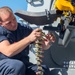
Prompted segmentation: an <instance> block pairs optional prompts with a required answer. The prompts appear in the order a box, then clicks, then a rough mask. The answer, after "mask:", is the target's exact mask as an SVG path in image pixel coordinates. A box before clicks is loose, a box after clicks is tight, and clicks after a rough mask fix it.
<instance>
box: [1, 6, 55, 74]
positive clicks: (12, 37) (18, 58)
mask: <svg viewBox="0 0 75 75" xmlns="http://www.w3.org/2000/svg"><path fill="white" fill-rule="evenodd" d="M41 36H42V35H41V29H39V28H37V29H35V30H33V31H32V28H30V27H29V26H27V25H21V24H20V23H17V21H16V18H15V16H14V14H13V12H12V10H11V9H10V8H9V7H6V6H5V7H2V8H0V75H36V73H35V72H37V66H36V65H33V64H32V63H30V62H29V57H28V53H29V44H30V43H33V42H35V41H36V40H38V39H39V38H40V37H41ZM46 37H48V38H46V39H45V41H43V42H44V43H43V44H42V46H43V49H45V50H46V49H48V48H49V47H50V44H49V43H50V42H54V41H55V38H54V36H51V35H47V36H46ZM43 69H44V75H49V74H48V73H46V72H49V70H48V69H47V68H46V66H43ZM37 74H38V72H37Z"/></svg>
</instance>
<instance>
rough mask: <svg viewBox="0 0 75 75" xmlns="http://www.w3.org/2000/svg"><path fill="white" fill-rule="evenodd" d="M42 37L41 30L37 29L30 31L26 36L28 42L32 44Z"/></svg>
mask: <svg viewBox="0 0 75 75" xmlns="http://www.w3.org/2000/svg"><path fill="white" fill-rule="evenodd" d="M41 36H42V30H41V29H40V28H37V29H35V30H33V31H32V33H31V34H30V35H29V36H28V38H29V40H30V42H34V41H36V40H37V39H39V38H40V37H41Z"/></svg>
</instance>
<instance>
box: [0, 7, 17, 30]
mask: <svg viewBox="0 0 75 75" xmlns="http://www.w3.org/2000/svg"><path fill="white" fill-rule="evenodd" d="M0 25H1V26H3V27H5V28H6V29H8V30H11V31H14V30H16V29H17V21H16V18H15V16H14V14H13V11H12V10H11V8H9V7H7V6H4V7H1V8H0Z"/></svg>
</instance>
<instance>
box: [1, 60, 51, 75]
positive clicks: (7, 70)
mask: <svg viewBox="0 0 75 75" xmlns="http://www.w3.org/2000/svg"><path fill="white" fill-rule="evenodd" d="M28 64H29V63H28ZM35 72H37V66H36V65H33V64H32V65H29V66H26V65H25V64H24V63H23V62H22V61H19V60H15V59H3V60H0V75H36V74H35ZM43 72H44V75H50V71H49V69H48V68H47V67H46V66H44V65H43Z"/></svg>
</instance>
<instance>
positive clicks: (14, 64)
mask: <svg viewBox="0 0 75 75" xmlns="http://www.w3.org/2000/svg"><path fill="white" fill-rule="evenodd" d="M4 65H5V68H6V67H7V69H6V72H7V71H8V70H9V72H10V71H12V72H13V73H15V75H19V74H20V73H21V75H23V74H24V73H25V65H24V63H23V62H21V61H19V60H14V59H6V62H5V64H4Z"/></svg>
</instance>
